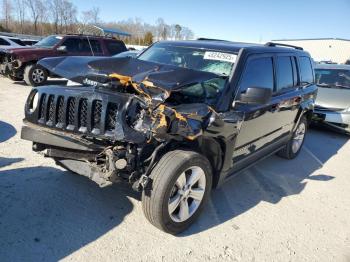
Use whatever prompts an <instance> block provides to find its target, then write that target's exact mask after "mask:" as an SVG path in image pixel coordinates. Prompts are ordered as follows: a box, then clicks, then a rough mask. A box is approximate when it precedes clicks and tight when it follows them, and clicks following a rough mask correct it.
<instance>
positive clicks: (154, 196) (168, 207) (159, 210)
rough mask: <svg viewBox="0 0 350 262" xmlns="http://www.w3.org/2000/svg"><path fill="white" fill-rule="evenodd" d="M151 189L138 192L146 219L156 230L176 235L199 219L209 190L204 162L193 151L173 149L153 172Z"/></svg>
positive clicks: (209, 179) (209, 170) (207, 165)
mask: <svg viewBox="0 0 350 262" xmlns="http://www.w3.org/2000/svg"><path fill="white" fill-rule="evenodd" d="M150 178H151V179H152V188H151V189H150V190H147V189H145V190H144V191H143V193H142V207H143V211H144V214H145V216H146V218H147V219H148V220H149V222H151V224H153V225H154V226H156V227H157V228H159V229H161V230H163V231H165V232H167V233H170V234H178V233H180V232H182V231H184V230H185V229H186V228H188V227H189V226H190V225H191V224H192V223H193V222H194V221H195V220H196V219H197V217H198V216H199V214H200V212H201V210H202V208H203V206H204V204H205V202H206V201H207V200H208V197H209V195H210V191H211V187H212V168H211V165H210V163H209V161H208V159H207V158H206V157H204V156H202V155H200V154H198V153H196V152H192V151H183V150H175V151H171V152H168V153H167V154H165V155H164V156H163V157H162V158H161V159H160V161H159V162H158V164H157V165H156V166H155V168H154V169H153V171H152V173H151V175H150Z"/></svg>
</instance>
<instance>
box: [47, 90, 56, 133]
mask: <svg viewBox="0 0 350 262" xmlns="http://www.w3.org/2000/svg"><path fill="white" fill-rule="evenodd" d="M54 99H55V96H54V95H50V96H49V99H48V101H47V108H48V110H47V116H46V119H47V123H46V124H47V125H49V126H52V125H53V124H54V120H55V103H54Z"/></svg>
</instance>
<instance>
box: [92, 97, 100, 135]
mask: <svg viewBox="0 0 350 262" xmlns="http://www.w3.org/2000/svg"><path fill="white" fill-rule="evenodd" d="M101 113H102V101H101V100H95V101H93V103H92V131H91V132H92V133H93V134H96V135H97V134H99V133H100V128H101Z"/></svg>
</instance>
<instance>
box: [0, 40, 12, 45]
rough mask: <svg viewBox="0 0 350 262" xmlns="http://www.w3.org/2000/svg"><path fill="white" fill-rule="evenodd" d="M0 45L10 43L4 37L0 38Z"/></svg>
mask: <svg viewBox="0 0 350 262" xmlns="http://www.w3.org/2000/svg"><path fill="white" fill-rule="evenodd" d="M0 45H10V43H9V42H7V41H6V40H5V39H3V38H0Z"/></svg>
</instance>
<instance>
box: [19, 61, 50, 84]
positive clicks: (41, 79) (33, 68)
mask: <svg viewBox="0 0 350 262" xmlns="http://www.w3.org/2000/svg"><path fill="white" fill-rule="evenodd" d="M39 75H40V76H39ZM47 77H48V72H47V70H46V69H45V68H43V67H41V66H40V65H38V64H31V65H27V66H26V67H25V68H24V74H23V79H24V82H25V83H26V84H27V85H29V86H40V85H43V84H45V83H46V81H47Z"/></svg>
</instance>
